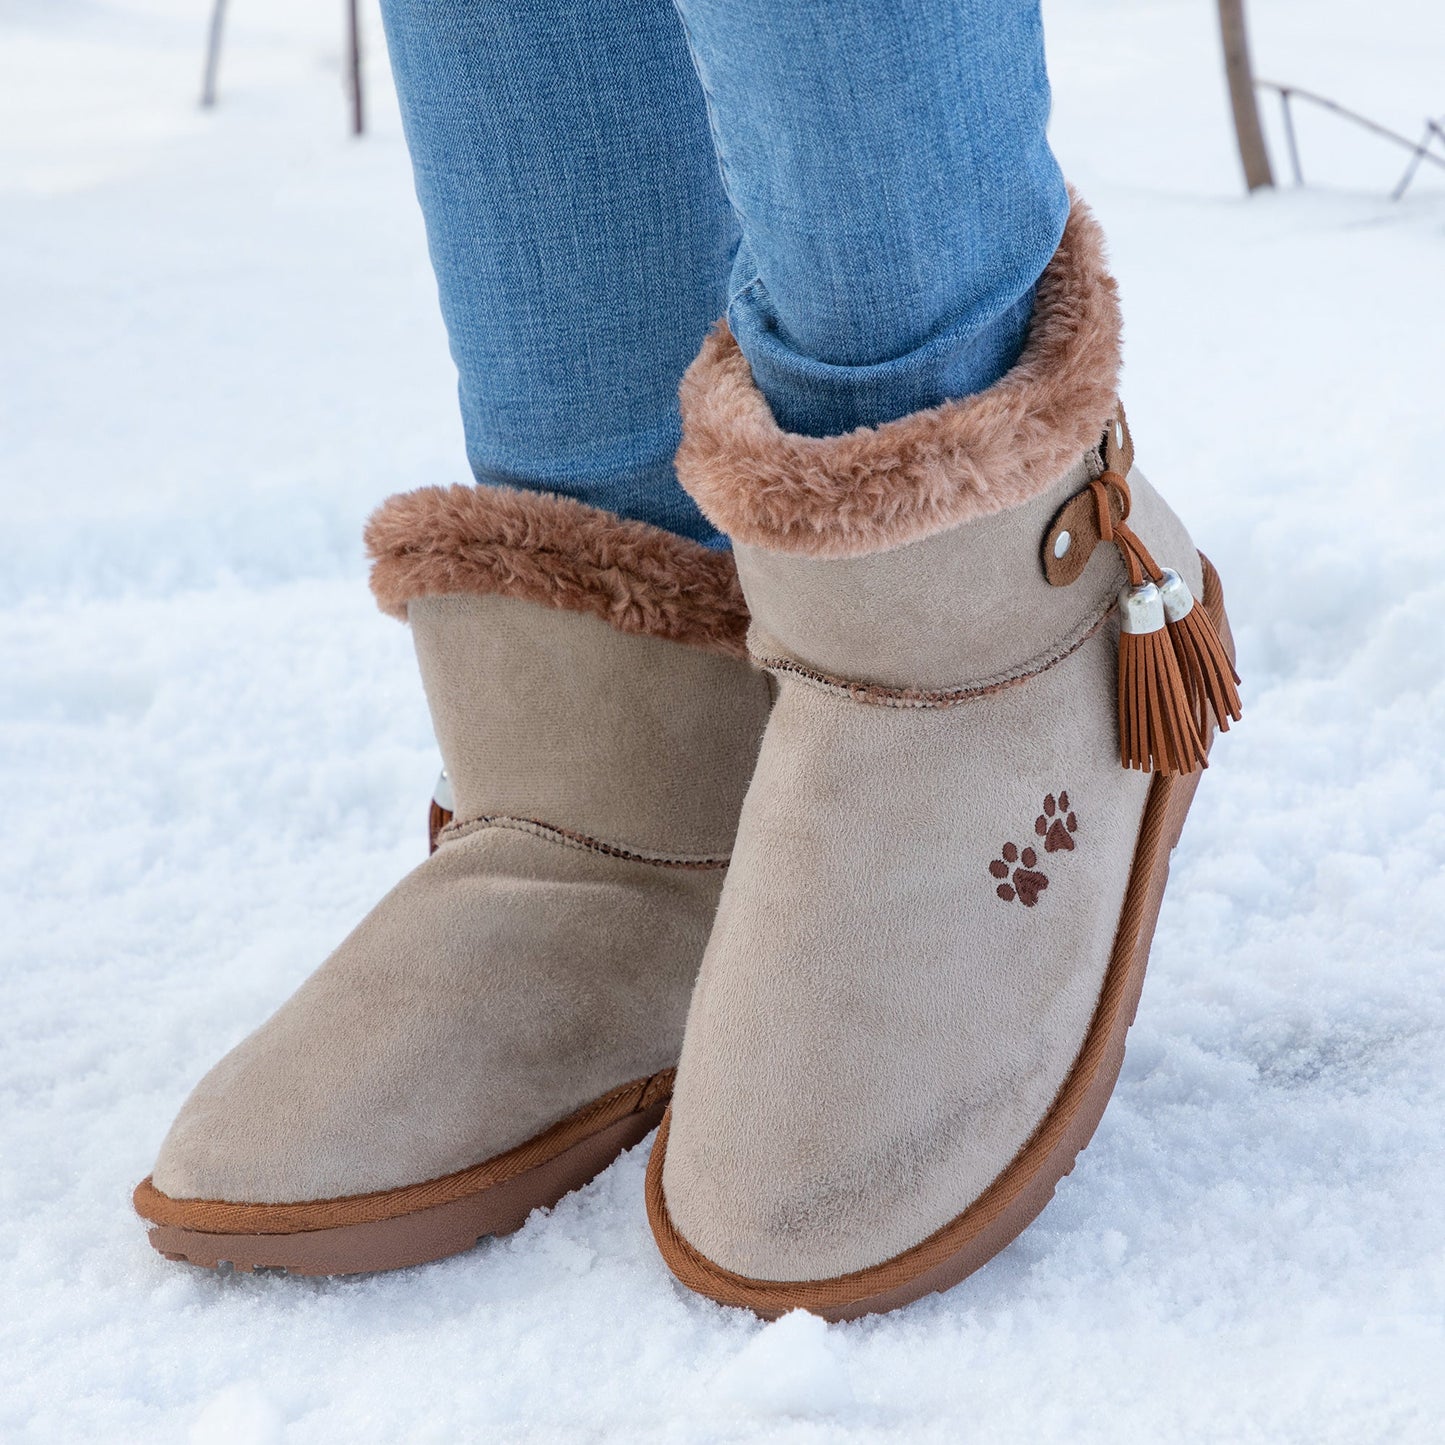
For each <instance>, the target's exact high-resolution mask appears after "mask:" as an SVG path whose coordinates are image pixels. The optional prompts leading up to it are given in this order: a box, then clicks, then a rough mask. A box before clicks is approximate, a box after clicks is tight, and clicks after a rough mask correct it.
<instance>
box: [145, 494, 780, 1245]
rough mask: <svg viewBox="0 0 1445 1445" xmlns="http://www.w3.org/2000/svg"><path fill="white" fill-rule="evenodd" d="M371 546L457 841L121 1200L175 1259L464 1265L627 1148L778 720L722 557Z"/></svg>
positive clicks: (277, 1025) (463, 503)
mask: <svg viewBox="0 0 1445 1445" xmlns="http://www.w3.org/2000/svg"><path fill="white" fill-rule="evenodd" d="M367 542H368V546H369V548H370V551H371V554H372V557H373V558H374V566H373V569H372V578H371V581H372V588H373V590H374V591H375V593H376V596H377V598H378V600H379V602H380V603H381V605H382V607H383V609H384V610H386V611H387V612H390V613H392V614H393V615H394V616H397V617H400V618H405V619H408V620H409V621H410V623H411V628H412V632H413V635H414V638H415V641H416V649H417V656H418V659H419V661H420V664H421V672H422V680H423V682H424V683H425V686H426V693H427V700H428V702H429V704H430V707H431V713H432V719H433V723H434V725H435V728H436V734H437V739H438V742H439V744H440V747H441V752H442V758H443V761H444V762H445V765H446V774H447V776H448V778H449V780H450V783H451V789H452V798H451V799H450V800H449V801H450V802H451V804H452V807H453V808H454V812H455V816H454V817H452V818H451V819H450V820H449V821H448V822H447V826H446V827H444V828H443V829H442V830H441V832H440V835H439V837H438V838H437V839H436V842H437V844H438V846H437V847H436V851H435V852H434V854H433V856H432V857H431V858H429V859H428V860H427V861H426V862H425V863H423V864H422V865H421V866H420V867H419V868H417V869H416V870H415V871H414V872H412V873H411V874H410V875H409V876H408V877H406V878H405V879H403V880H402V882H401V883H399V884H398V885H397V887H396V888H395V889H393V890H392V892H391V893H389V894H388V895H387V896H386V897H385V898H384V899H383V900H382V901H381V903H380V904H378V905H377V907H376V908H375V909H374V910H373V911H372V912H371V914H370V915H369V916H368V917H367V918H366V919H365V920H364V921H363V922H362V923H361V924H360V926H359V927H358V928H357V929H356V930H355V931H354V932H353V933H352V934H351V936H350V937H349V938H347V940H346V941H345V942H344V943H343V944H342V945H341V946H340V948H338V949H337V951H336V952H335V953H334V954H332V956H331V957H330V958H329V959H328V960H327V961H326V963H325V964H324V965H323V966H322V967H321V968H320V969H319V970H318V971H317V972H316V973H315V974H313V975H312V976H311V978H309V979H308V980H307V981H306V983H304V984H303V985H302V986H301V988H300V989H299V990H298V992H297V993H296V994H295V995H294V996H293V997H292V998H291V999H290V1001H289V1002H287V1003H286V1004H284V1005H283V1006H282V1008H281V1009H280V1010H279V1011H278V1012H277V1013H276V1014H275V1015H274V1016H273V1017H272V1018H271V1019H270V1020H269V1022H267V1023H265V1024H263V1025H262V1026H261V1028H260V1029H258V1030H257V1031H256V1032H255V1033H253V1034H252V1035H251V1036H250V1037H249V1038H247V1039H246V1040H244V1041H243V1042H242V1043H241V1044H240V1045H238V1046H237V1047H236V1048H235V1049H233V1050H232V1051H231V1053H229V1054H228V1055H227V1056H226V1057H225V1058H224V1059H222V1060H221V1062H220V1063H219V1064H217V1065H216V1067H215V1068H214V1069H212V1070H211V1072H210V1073H209V1074H208V1075H207V1076H206V1077H205V1078H204V1079H203V1080H202V1081H201V1082H200V1084H198V1085H197V1087H196V1089H195V1091H194V1093H193V1094H192V1095H191V1097H190V1099H189V1100H188V1101H187V1102H186V1104H185V1106H184V1108H183V1109H182V1110H181V1113H180V1116H179V1118H177V1120H176V1122H175V1124H174V1125H173V1126H172V1128H171V1131H170V1133H169V1135H168V1136H167V1137H166V1140H165V1143H164V1144H163V1145H162V1147H161V1152H160V1157H159V1159H158V1160H157V1162H156V1165H155V1170H154V1173H153V1174H152V1176H151V1177H150V1178H149V1179H147V1180H146V1181H145V1182H144V1183H142V1184H141V1185H140V1186H139V1188H138V1189H137V1190H136V1194H135V1203H136V1208H137V1210H138V1211H139V1212H140V1214H141V1215H142V1216H143V1217H144V1218H145V1219H146V1220H148V1221H150V1222H151V1224H152V1225H153V1226H154V1227H153V1228H152V1230H151V1234H150V1238H151V1242H152V1243H153V1244H154V1245H155V1247H156V1248H157V1249H158V1250H160V1251H161V1252H162V1253H164V1254H166V1255H168V1256H169V1257H171V1258H173V1259H184V1260H189V1261H191V1262H192V1263H195V1264H202V1265H210V1266H216V1265H224V1264H226V1263H228V1262H229V1263H230V1264H232V1265H234V1266H235V1267H236V1268H238V1269H242V1270H253V1269H260V1268H266V1269H281V1270H286V1271H290V1272H294V1273H299V1274H345V1273H352V1272H357V1271H363V1270H378V1269H389V1268H393V1267H396V1266H399V1265H407V1264H414V1263H418V1262H420V1261H423V1260H428V1259H436V1258H439V1257H441V1256H443V1255H447V1254H453V1253H456V1252H458V1251H460V1250H464V1249H468V1248H470V1247H471V1245H472V1244H474V1243H475V1242H476V1240H477V1239H478V1238H479V1237H480V1236H483V1235H488V1234H497V1233H502V1232H505V1231H507V1230H511V1229H515V1228H517V1227H518V1226H520V1225H521V1223H522V1222H523V1221H524V1220H525V1219H526V1217H527V1215H528V1213H529V1212H530V1211H531V1210H532V1209H534V1208H536V1207H538V1206H539V1205H549V1204H552V1203H554V1202H555V1201H556V1200H557V1199H558V1198H560V1197H561V1196H562V1195H563V1194H564V1193H566V1192H567V1191H568V1190H570V1189H573V1188H576V1187H577V1186H578V1185H580V1184H582V1183H584V1182H586V1181H587V1180H588V1179H590V1178H591V1177H592V1176H593V1175H594V1174H596V1173H597V1172H598V1171H599V1170H600V1169H602V1168H603V1167H604V1166H605V1165H606V1164H607V1163H608V1162H609V1161H610V1160H612V1159H613V1158H614V1157H615V1156H616V1155H617V1154H618V1153H619V1152H620V1151H622V1150H623V1149H625V1148H628V1147H629V1146H631V1145H633V1144H635V1143H637V1142H638V1141H639V1140H640V1139H642V1138H643V1137H644V1136H645V1135H646V1134H647V1132H648V1131H649V1130H650V1129H651V1128H653V1127H654V1125H655V1124H656V1123H657V1121H658V1118H659V1117H660V1115H661V1112H662V1108H663V1105H664V1103H665V1102H666V1099H667V1096H668V1094H669V1091H670V1089H671V1082H672V1070H673V1066H674V1064H675V1063H676V1060H677V1056H678V1051H679V1048H680V1046H681V1042H682V1028H683V1021H684V1018H685V1015H686V1010H687V1005H688V998H689V996H690V994H691V991H692V985H693V980H694V978H695V976H696V973H697V967H698V963H699V960H700V959H701V957H702V952H703V948H704V945H705V943H706V940H707V935H708V930H709V928H710V926H711V924H712V917H713V912H714V909H715V907H716V903H717V897H718V891H719V889H720V888H721V886H722V879H723V875H724V870H725V868H726V866H727V861H728V855H729V852H730V850H731V848H732V843H733V836H734V832H735V829H736V824H737V816H738V810H739V807H740V806H741V803H742V799H743V794H744V792H745V790H746V787H747V782H748V778H749V776H750V775H751V773H752V768H753V763H754V760H755V758H756V756H757V748H758V740H759V738H760V736H761V732H762V727H763V724H764V721H765V719H766V714H767V708H768V688H767V682H766V679H765V678H764V677H762V676H761V675H760V674H758V673H757V672H756V671H755V670H754V669H752V668H751V667H749V666H748V664H747V663H746V662H745V661H744V660H742V659H743V652H744V648H743V636H744V631H745V628H746V611H745V608H744V605H743V601H742V597H741V593H740V592H739V590H738V586H737V578H736V573H735V571H734V567H733V563H732V560H731V558H730V557H729V556H728V555H727V554H726V553H720V552H714V551H709V550H707V549H705V548H703V547H700V546H698V545H696V544H695V543H692V542H688V541H685V540H683V539H682V538H679V537H676V536H673V535H672V534H670V533H666V532H661V531H659V530H657V529H656V528H653V527H649V526H646V525H644V524H642V523H639V522H630V521H623V520H621V519H619V518H617V517H613V516H611V515H609V514H607V513H604V512H599V511H596V510H594V509H592V508H590V507H585V506H582V505H580V504H578V503H575V502H571V501H567V500H564V499H561V498H557V497H550V496H541V495H537V494H532V493H522V492H509V491H502V490H497V489H492V488H482V487H453V488H451V489H450V490H442V489H439V488H430V489H426V490H423V491H419V492H414V493H411V494H409V495H404V496H399V497H394V498H393V499H392V500H391V501H389V502H387V503H386V504H385V505H384V506H383V507H382V508H381V509H380V511H379V512H378V513H377V514H376V515H375V516H374V517H373V518H372V521H371V523H370V525H369V527H368V529H367ZM442 821H446V820H445V819H443V820H442Z"/></svg>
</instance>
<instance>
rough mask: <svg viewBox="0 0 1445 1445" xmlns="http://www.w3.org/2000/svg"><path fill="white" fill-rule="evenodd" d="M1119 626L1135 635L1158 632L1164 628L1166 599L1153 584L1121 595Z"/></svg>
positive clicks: (1125, 591) (1149, 583) (1126, 590)
mask: <svg viewBox="0 0 1445 1445" xmlns="http://www.w3.org/2000/svg"><path fill="white" fill-rule="evenodd" d="M1119 626H1120V627H1121V628H1122V629H1123V631H1125V632H1135V633H1139V632H1158V631H1159V629H1160V628H1161V627H1163V626H1164V598H1163V596H1162V595H1161V594H1160V591H1159V589H1158V588H1157V587H1156V586H1155V585H1154V584H1153V583H1152V582H1146V583H1144V585H1143V586H1142V587H1125V588H1124V589H1123V591H1121V592H1120V593H1119Z"/></svg>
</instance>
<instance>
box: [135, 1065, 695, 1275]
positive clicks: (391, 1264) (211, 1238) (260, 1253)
mask: <svg viewBox="0 0 1445 1445" xmlns="http://www.w3.org/2000/svg"><path fill="white" fill-rule="evenodd" d="M672 1077H673V1071H672V1070H671V1069H667V1070H665V1071H663V1072H662V1073H660V1074H653V1075H652V1076H651V1077H650V1078H646V1079H636V1080H634V1081H633V1082H632V1083H630V1084H624V1085H623V1086H622V1087H621V1088H619V1089H613V1090H612V1091H611V1092H610V1093H607V1094H604V1095H602V1096H601V1097H600V1098H598V1099H594V1100H593V1101H592V1102H591V1103H590V1104H585V1105H583V1107H582V1108H581V1109H578V1110H577V1111H576V1112H575V1113H573V1114H571V1115H569V1116H568V1117H567V1118H565V1119H562V1120H560V1121H559V1122H558V1123H556V1124H554V1125H552V1127H551V1128H549V1129H546V1130H544V1131H543V1132H542V1133H540V1134H538V1135H536V1136H535V1137H533V1138H531V1139H528V1140H527V1141H525V1142H524V1143H522V1144H519V1145H518V1146H517V1147H516V1148H515V1149H509V1150H508V1151H507V1152H506V1153H504V1154H498V1155H496V1156H495V1157H494V1158H492V1159H488V1160H485V1161H483V1162H482V1163H481V1164H476V1165H473V1166H472V1167H471V1168H469V1169H463V1170H459V1171H458V1172H457V1173H455V1174H448V1175H444V1176H442V1177H441V1178H439V1179H431V1180H427V1181H425V1182H424V1183H421V1184H409V1185H405V1186H403V1187H401V1188H398V1189H384V1190H379V1191H378V1192H376V1193H374V1194H355V1195H349V1196H346V1197H344V1198H339V1199H323V1200H315V1201H310V1202H306V1203H301V1204H232V1203H227V1202H224V1201H220V1200H210V1199H173V1198H171V1197H170V1196H169V1195H166V1194H162V1193H161V1192H160V1190H158V1189H157V1188H156V1187H155V1185H154V1184H153V1183H152V1182H151V1181H150V1180H149V1179H146V1180H144V1181H143V1182H142V1183H141V1184H139V1185H138V1186H137V1187H136V1191H135V1207H136V1212H137V1213H138V1214H139V1215H140V1216H141V1217H142V1218H143V1219H145V1220H146V1221H147V1222H148V1223H149V1224H150V1225H151V1226H152V1227H151V1230H150V1242H151V1244H152V1245H153V1246H154V1247H155V1248H156V1249H157V1250H159V1251H160V1252H161V1253H162V1254H163V1255H165V1257H166V1258H167V1259H174V1260H180V1261H183V1262H185V1263H188V1264H196V1265H201V1266H203V1267H205V1268H207V1269H219V1270H222V1271H223V1272H229V1271H230V1270H233V1269H234V1270H240V1271H242V1272H243V1273H248V1274H249V1273H256V1272H264V1273H275V1274H299V1275H327V1274H370V1273H374V1272H377V1271H380V1270H387V1269H402V1268H404V1267H406V1266H407V1265H413V1264H425V1263H427V1262H428V1261H430V1260H434V1259H444V1258H446V1257H447V1256H448V1255H452V1254H461V1253H463V1252H464V1251H466V1250H469V1249H471V1248H472V1247H473V1245H475V1244H476V1243H477V1242H478V1240H481V1239H485V1238H486V1237H488V1236H489V1235H496V1234H510V1233H511V1232H512V1231H513V1230H516V1229H520V1228H521V1227H522V1225H523V1224H524V1223H525V1222H526V1219H527V1216H528V1215H529V1214H531V1212H532V1211H533V1210H534V1209H543V1208H549V1207H550V1206H551V1205H553V1204H556V1202H557V1201H558V1200H559V1199H561V1198H562V1197H563V1195H565V1194H569V1193H571V1191H572V1190H574V1189H580V1188H581V1187H582V1185H584V1184H586V1183H587V1182H588V1181H589V1180H590V1179H592V1178H594V1177H595V1176H596V1175H598V1174H600V1173H601V1172H602V1170H604V1169H605V1168H606V1167H607V1166H608V1165H609V1164H610V1163H611V1162H612V1161H613V1160H614V1159H615V1158H617V1156H618V1155H619V1154H621V1153H622V1152H623V1150H625V1149H630V1148H632V1146H633V1145H634V1144H638V1143H640V1142H641V1141H642V1140H643V1139H645V1138H646V1137H647V1135H648V1134H649V1133H650V1132H651V1131H652V1130H653V1129H654V1128H656V1126H657V1123H658V1121H659V1120H660V1119H661V1117H662V1112H663V1109H664V1108H665V1107H666V1105H667V1101H668V1098H669V1097H670V1096H671V1093H672Z"/></svg>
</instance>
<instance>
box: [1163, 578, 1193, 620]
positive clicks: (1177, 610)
mask: <svg viewBox="0 0 1445 1445" xmlns="http://www.w3.org/2000/svg"><path fill="white" fill-rule="evenodd" d="M1159 595H1160V596H1161V597H1162V598H1163V599H1164V615H1165V617H1167V618H1168V619H1169V620H1170V622H1182V621H1183V620H1184V619H1185V618H1186V617H1188V616H1189V611H1190V609H1191V608H1192V607H1193V606H1194V594H1193V593H1192V592H1191V591H1190V590H1189V584H1188V583H1187V582H1185V580H1184V579H1183V578H1182V577H1181V576H1180V575H1179V574H1178V573H1177V572H1176V571H1175V570H1174V569H1173V568H1172V567H1166V568H1165V569H1164V580H1163V581H1162V582H1161V583H1160V584H1159Z"/></svg>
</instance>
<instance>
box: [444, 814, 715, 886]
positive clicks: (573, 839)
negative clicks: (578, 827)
mask: <svg viewBox="0 0 1445 1445" xmlns="http://www.w3.org/2000/svg"><path fill="white" fill-rule="evenodd" d="M488 828H509V829H511V830H512V831H513V832H517V833H530V834H531V835H532V836H533V837H534V838H542V839H544V840H546V841H547V842H549V843H557V844H560V845H561V846H562V847H564V848H581V849H585V850H586V851H587V852H589V853H602V854H604V855H605V856H606V857H608V858H620V859H622V860H623V861H624V862H626V863H647V864H650V865H651V866H652V867H654V868H687V869H693V870H695V871H699V872H704V871H708V870H713V869H719V868H726V867H727V866H728V862H729V859H728V858H726V857H723V858H718V857H713V856H711V855H707V854H688V853H657V852H653V851H651V850H650V849H645V848H630V847H624V846H622V845H621V844H619V843H607V842H604V841H603V840H602V839H601V838H589V837H588V836H587V834H585V833H574V832H572V831H571V830H570V829H568V828H558V827H556V826H555V825H554V824H552V823H543V822H541V821H540V820H538V819H536V818H513V817H508V816H506V815H505V814H500V813H498V814H493V815H490V816H487V817H482V818H470V819H468V820H467V821H466V822H464V823H448V824H447V826H446V827H445V828H443V829H442V830H441V832H439V833H438V834H437V847H438V848H439V849H440V848H442V847H445V845H446V844H448V843H452V842H456V841H457V840H458V839H461V838H468V837H470V836H471V835H472V834H473V833H480V832H483V831H485V830H486V829H488Z"/></svg>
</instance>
